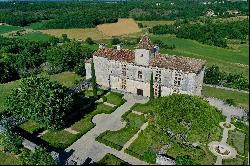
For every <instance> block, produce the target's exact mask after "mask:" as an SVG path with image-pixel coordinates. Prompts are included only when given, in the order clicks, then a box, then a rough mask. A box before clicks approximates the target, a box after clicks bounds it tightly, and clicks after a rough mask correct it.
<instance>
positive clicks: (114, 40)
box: [111, 38, 121, 45]
mask: <svg viewBox="0 0 250 166" xmlns="http://www.w3.org/2000/svg"><path fill="white" fill-rule="evenodd" d="M120 43H121V40H120V39H118V38H112V39H111V45H117V44H120Z"/></svg>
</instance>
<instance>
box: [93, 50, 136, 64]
mask: <svg viewBox="0 0 250 166" xmlns="http://www.w3.org/2000/svg"><path fill="white" fill-rule="evenodd" d="M93 56H100V57H105V58H108V59H113V60H116V61H125V62H128V63H132V62H134V60H135V53H134V51H132V50H128V49H121V50H117V49H112V48H100V49H98V50H97V51H96V52H95V53H94V55H93Z"/></svg>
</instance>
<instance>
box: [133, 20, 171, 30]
mask: <svg viewBox="0 0 250 166" xmlns="http://www.w3.org/2000/svg"><path fill="white" fill-rule="evenodd" d="M136 22H137V23H142V25H143V28H152V27H153V26H156V25H171V24H174V23H175V21H172V20H169V21H167V20H162V21H136Z"/></svg>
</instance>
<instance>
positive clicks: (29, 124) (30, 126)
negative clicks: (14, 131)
mask: <svg viewBox="0 0 250 166" xmlns="http://www.w3.org/2000/svg"><path fill="white" fill-rule="evenodd" d="M19 127H20V128H22V129H24V130H25V131H27V132H29V133H30V134H35V133H37V132H39V131H41V130H42V127H41V126H40V125H39V124H38V123H37V122H35V121H34V120H28V121H26V122H24V123H23V124H21V125H20V126H19Z"/></svg>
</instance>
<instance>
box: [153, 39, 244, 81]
mask: <svg viewBox="0 0 250 166" xmlns="http://www.w3.org/2000/svg"><path fill="white" fill-rule="evenodd" d="M150 36H151V39H152V40H153V41H154V40H162V41H163V42H164V43H166V44H169V45H172V44H174V45H175V46H176V48H175V49H173V50H170V49H164V48H160V52H161V53H164V54H170V55H181V56H187V57H192V58H199V59H204V60H206V61H207V64H208V65H213V64H215V65H218V66H219V67H220V68H221V69H222V70H223V71H226V72H236V71H237V72H242V73H243V74H244V75H245V76H247V77H248V72H249V70H248V64H249V62H248V59H249V52H248V48H249V46H248V45H246V44H242V45H239V47H238V49H235V50H234V49H224V48H219V47H215V46H209V45H205V44H201V43H199V42H196V41H193V40H189V39H180V38H176V37H175V36H172V35H150Z"/></svg>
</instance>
